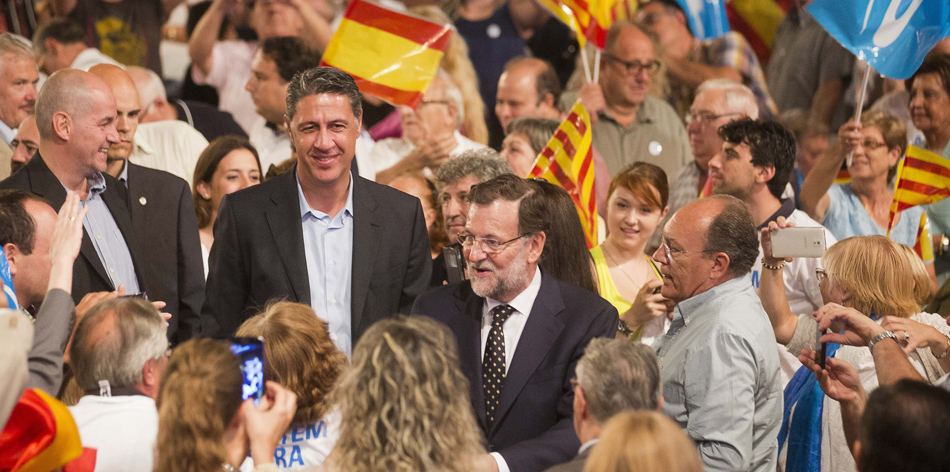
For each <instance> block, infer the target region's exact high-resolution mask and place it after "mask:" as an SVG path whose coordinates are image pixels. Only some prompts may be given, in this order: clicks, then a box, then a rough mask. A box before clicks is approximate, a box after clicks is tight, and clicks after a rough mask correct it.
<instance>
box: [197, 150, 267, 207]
mask: <svg viewBox="0 0 950 472" xmlns="http://www.w3.org/2000/svg"><path fill="white" fill-rule="evenodd" d="M259 183H261V170H260V168H259V167H258V165H257V159H255V158H254V154H251V151H248V150H247V149H244V148H239V149H235V150H233V151H231V152H229V153H228V154H227V155H226V156H224V157H223V158H222V159H221V161H220V162H218V167H216V168H215V169H214V174H212V175H211V182H208V183H205V182H199V183H198V191H199V193H202V194H204V192H205V191H207V192H208V193H210V194H211V211H212V212H213V213H215V214H217V213H218V206H219V205H221V199H222V198H224V196H225V195H228V194H231V193H234V192H237V191H238V190H243V189H245V188H248V187H250V186H252V185H257V184H259Z"/></svg>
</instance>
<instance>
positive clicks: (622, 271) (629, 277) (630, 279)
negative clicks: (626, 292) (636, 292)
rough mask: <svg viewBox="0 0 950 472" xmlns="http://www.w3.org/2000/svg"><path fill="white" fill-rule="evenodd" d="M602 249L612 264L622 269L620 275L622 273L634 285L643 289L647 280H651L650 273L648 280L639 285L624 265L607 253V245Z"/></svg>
mask: <svg viewBox="0 0 950 472" xmlns="http://www.w3.org/2000/svg"><path fill="white" fill-rule="evenodd" d="M601 248H602V249H603V251H604V254H606V255H607V257H608V258H610V260H611V262H613V263H614V264H615V265H616V266H617V268H618V269H620V273H622V274H623V275H624V276H625V277H627V279H628V280H629V281H630V283H632V284H633V285H635V286H637V287H642V286H643V284H644V283H646V280H647V279H649V273H648V274H647V279H644V280H643V281H641V282H640V283H637V281H636V280H634V278H633V277H632V276H631V275H630V274H629V273H628V272H627V270H626V269H624V268H623V264H621V263H620V262H619V261H617V259H615V258H614V256H612V255H611V254H610V253H609V252H607V245H606V244H605V245H603V246H601ZM631 260H632V259H631ZM647 270H649V267H647Z"/></svg>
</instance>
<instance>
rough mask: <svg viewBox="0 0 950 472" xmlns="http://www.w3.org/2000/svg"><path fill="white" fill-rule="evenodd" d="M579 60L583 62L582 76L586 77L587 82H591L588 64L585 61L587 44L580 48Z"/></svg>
mask: <svg viewBox="0 0 950 472" xmlns="http://www.w3.org/2000/svg"><path fill="white" fill-rule="evenodd" d="M581 62H583V63H584V77H586V78H587V83H588V84H589V83H591V82H593V80H592V79H591V76H590V64H588V63H587V46H586V45H585V46H584V47H582V48H581Z"/></svg>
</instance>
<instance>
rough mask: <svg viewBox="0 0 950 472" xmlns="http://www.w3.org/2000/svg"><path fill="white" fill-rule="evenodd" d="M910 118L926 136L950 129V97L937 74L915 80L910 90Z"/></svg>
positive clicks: (922, 75) (924, 75) (922, 76)
mask: <svg viewBox="0 0 950 472" xmlns="http://www.w3.org/2000/svg"><path fill="white" fill-rule="evenodd" d="M910 117H911V119H912V120H913V121H914V126H916V127H917V129H919V130H920V131H921V132H923V133H924V134H928V133H931V132H933V131H936V130H947V129H950V95H948V94H947V88H946V84H944V83H943V79H941V78H940V75H939V74H937V73H932V74H921V75H920V76H918V77H916V78H914V85H913V87H912V88H911V89H910Z"/></svg>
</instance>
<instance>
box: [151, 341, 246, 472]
mask: <svg viewBox="0 0 950 472" xmlns="http://www.w3.org/2000/svg"><path fill="white" fill-rule="evenodd" d="M241 383H242V375H241V367H240V365H239V363H238V359H237V356H235V355H234V354H233V353H232V352H231V348H230V347H229V346H228V343H227V342H225V341H220V340H215V339H207V338H205V339H192V340H190V341H186V342H184V343H182V344H181V345H179V346H178V347H177V348H175V350H174V352H173V353H172V355H171V357H170V358H169V359H168V365H167V366H166V367H165V370H164V371H163V372H162V382H161V385H160V387H159V391H158V397H157V398H156V399H155V404H156V406H157V407H158V439H157V440H156V442H155V469H154V470H155V471H156V472H207V471H209V470H220V469H221V464H222V463H223V462H224V459H225V444H224V441H223V437H224V433H225V432H226V431H227V429H228V426H229V425H230V424H231V420H232V419H233V418H234V415H235V414H237V412H238V409H239V408H240V407H241Z"/></svg>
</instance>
